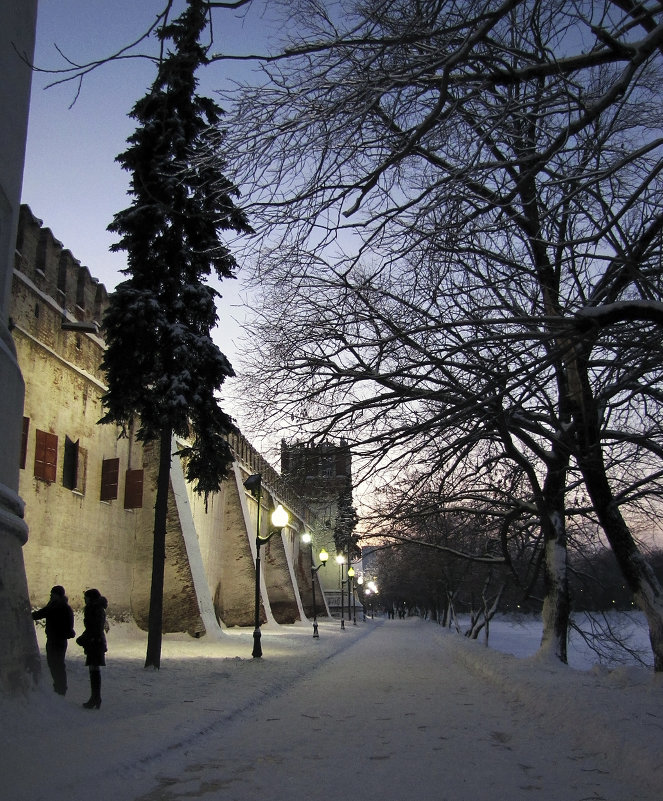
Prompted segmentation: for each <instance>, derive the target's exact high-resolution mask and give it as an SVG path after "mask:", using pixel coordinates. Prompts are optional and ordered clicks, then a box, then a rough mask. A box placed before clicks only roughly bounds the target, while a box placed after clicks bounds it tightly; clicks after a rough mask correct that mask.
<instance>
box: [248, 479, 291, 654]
mask: <svg viewBox="0 0 663 801" xmlns="http://www.w3.org/2000/svg"><path fill="white" fill-rule="evenodd" d="M244 486H245V487H246V489H247V490H249V492H250V493H251V494H252V495H253V496H254V498H255V499H256V500H257V502H258V511H257V513H256V585H255V605H254V618H253V623H254V625H253V651H252V654H251V655H252V656H253V658H254V659H256V658H260V657H261V656H262V645H261V643H260V639H261V636H262V635H261V632H260V548H261V546H262V545H264V544H265V543H266V542H269V540H271V538H272V537H273V536H274V534H278V533H279V532H280V531H281V530H282V529H283V528H284V526H286V525H287V524H288V519H289V516H288V513H287V512H286V510H285V509H284V508H283V506H281V504H279V505H278V506H277V507H276V509H275V510H274V511H273V512H272V516H271V523H272V526H273V528H272V530H271V531H270V532H269V534H268V535H267V536H266V537H261V536H260V501H261V496H262V476H261V474H260V473H255V474H254V475H252V476H249V477H248V478H247V479H246V481H245V482H244Z"/></svg>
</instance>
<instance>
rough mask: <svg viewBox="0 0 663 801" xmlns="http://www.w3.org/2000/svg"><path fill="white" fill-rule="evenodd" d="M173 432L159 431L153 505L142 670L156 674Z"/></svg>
mask: <svg viewBox="0 0 663 801" xmlns="http://www.w3.org/2000/svg"><path fill="white" fill-rule="evenodd" d="M171 444H172V430H171V429H170V428H164V429H162V431H161V440H160V445H159V475H158V477H157V499H156V503H155V504H154V544H153V546H152V588H151V591H150V612H149V617H148V624H147V654H146V656H145V667H146V668H147V667H153V668H155V670H158V669H159V667H160V665H161V639H162V632H161V629H162V620H163V579H164V572H165V567H166V517H167V514H168V489H169V487H170V460H171V454H170V452H171Z"/></svg>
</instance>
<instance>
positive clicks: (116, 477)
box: [99, 459, 120, 501]
mask: <svg viewBox="0 0 663 801" xmlns="http://www.w3.org/2000/svg"><path fill="white" fill-rule="evenodd" d="M119 483H120V460H119V459H104V460H103V461H102V463H101V496H100V498H99V500H102V501H114V500H115V499H116V498H117V494H118V485H119Z"/></svg>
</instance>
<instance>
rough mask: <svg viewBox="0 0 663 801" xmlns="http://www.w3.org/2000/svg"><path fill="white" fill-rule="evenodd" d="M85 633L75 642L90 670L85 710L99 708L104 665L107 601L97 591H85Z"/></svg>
mask: <svg viewBox="0 0 663 801" xmlns="http://www.w3.org/2000/svg"><path fill="white" fill-rule="evenodd" d="M83 597H84V598H85V611H84V612H83V624H84V625H85V631H84V632H83V633H82V634H81V636H80V637H79V638H78V639H77V640H76V642H77V643H78V644H79V645H80V646H81V648H83V650H84V651H85V664H86V665H87V666H88V668H89V670H90V690H91V692H90V698H89V699H88V700H87V701H86V702H85V703H84V704H83V706H84V707H85V708H86V709H99V707H100V706H101V671H100V669H99V668H101V667H103V666H104V665H105V664H106V651H107V647H106V631H107V625H106V608H107V607H108V601H107V600H106V599H105V598H104V596H103V595H102V594H101V593H100V592H99V590H97V589H90V590H85V592H84V593H83Z"/></svg>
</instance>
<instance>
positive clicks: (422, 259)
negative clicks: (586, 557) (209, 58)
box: [232, 0, 663, 670]
mask: <svg viewBox="0 0 663 801" xmlns="http://www.w3.org/2000/svg"><path fill="white" fill-rule="evenodd" d="M351 11H352V13H350V14H349V15H348V16H347V17H346V18H344V19H342V20H335V19H333V18H332V17H331V16H329V15H328V14H326V12H325V7H324V5H323V4H320V3H313V2H311V3H309V2H301V3H299V4H297V8H296V13H297V15H298V19H299V20H300V23H301V22H302V21H303V22H304V23H305V22H306V21H307V20H308V21H310V29H311V36H310V37H309V38H307V37H306V34H305V33H302V36H301V38H300V39H299V40H298V41H297V42H295V43H294V44H293V46H292V47H291V48H290V51H289V52H288V53H287V54H284V59H277V60H275V61H274V62H273V63H272V65H271V66H270V65H269V64H267V65H266V66H265V82H264V84H263V85H261V86H258V87H256V88H254V89H250V88H249V89H247V90H246V93H245V95H244V97H243V99H242V100H241V102H239V103H238V104H237V106H236V119H237V122H238V126H239V123H240V121H241V134H240V135H239V136H238V138H237V141H235V142H233V143H232V147H233V149H234V150H235V151H239V152H240V153H241V154H242V159H243V160H244V161H243V163H244V164H245V166H246V174H245V176H244V181H245V184H246V186H247V187H249V188H250V189H251V190H252V197H253V201H254V202H253V206H252V213H253V217H252V219H254V220H255V221H256V222H257V223H258V225H259V226H260V230H261V232H262V233H263V237H262V240H261V245H262V248H261V251H260V253H259V256H258V259H257V264H258V272H257V277H258V278H259V280H260V281H261V282H262V285H263V287H264V289H265V295H264V298H265V304H264V307H263V309H262V318H261V319H259V320H258V321H257V323H256V327H257V329H258V330H259V332H260V334H261V336H264V337H265V345H264V351H263V353H262V354H261V358H260V360H259V365H260V373H259V379H260V382H261V384H262V386H263V387H264V388H265V390H266V392H265V405H264V406H263V409H264V411H265V412H266V414H268V415H269V416H270V417H271V420H272V423H274V420H275V416H274V408H273V407H274V404H273V399H274V397H277V398H278V399H279V404H278V406H279V410H278V413H280V414H281V417H280V422H284V423H287V424H290V425H292V426H295V427H297V428H298V429H300V430H301V428H305V429H307V430H310V431H311V432H314V431H320V430H322V431H323V433H324V435H328V434H331V433H333V432H337V433H343V435H345V436H347V435H348V432H352V435H353V437H354V443H353V450H354V452H360V453H361V454H362V455H363V457H364V458H365V460H366V462H365V463H366V465H368V466H370V470H371V472H372V473H374V472H375V470H376V469H377V467H380V469H381V470H382V471H384V472H385V474H389V475H391V474H392V473H393V472H394V471H397V470H398V465H399V463H400V461H401V459H402V458H403V454H407V452H408V450H413V449H421V447H422V444H423V443H424V442H429V443H430V442H433V441H435V442H436V444H437V443H438V442H443V443H445V445H446V448H447V451H448V452H454V451H459V450H461V451H462V450H463V449H465V452H466V453H467V454H469V453H470V450H469V449H470V448H471V447H472V446H474V445H476V443H477V442H480V441H482V440H484V441H491V442H494V441H496V440H497V439H499V441H500V443H501V446H500V447H501V448H502V450H503V454H504V456H506V457H508V458H509V459H510V460H512V461H513V462H514V463H518V464H520V466H521V468H522V469H523V470H526V471H527V472H528V475H529V478H530V482H531V485H532V487H533V491H534V496H535V498H534V500H535V505H536V508H537V511H538V515H539V519H540V524H541V529H542V533H543V536H544V540H545V543H546V548H545V550H546V568H547V574H548V578H549V581H550V583H551V587H550V589H549V594H548V598H549V599H550V600H551V605H550V608H549V609H547V610H546V611H544V631H545V632H547V633H548V634H550V633H551V632H552V639H553V641H554V642H555V647H554V650H555V651H556V653H557V655H558V656H559V657H560V658H564V653H563V651H562V648H561V645H560V643H561V641H562V639H564V638H565V631H566V629H565V626H566V622H565V620H566V618H567V617H568V609H567V608H566V606H567V600H566V596H567V591H566V570H565V565H566V531H565V527H564V519H565V511H566V501H565V496H566V493H567V489H568V487H569V485H574V484H575V483H577V480H578V478H577V476H581V477H582V480H583V482H584V484H585V486H586V488H587V492H588V494H589V497H590V499H591V502H592V506H593V510H594V512H595V514H596V515H597V517H598V519H599V521H600V523H601V526H602V527H603V529H604V531H605V532H606V535H607V537H608V539H609V540H610V543H611V545H612V547H613V549H614V551H615V554H616V555H617V558H618V560H619V562H620V564H621V566H622V569H623V571H624V573H625V576H626V578H627V580H628V582H629V585H630V586H631V589H632V591H633V593H634V596H635V598H636V600H637V602H638V604H639V606H640V607H641V608H642V609H643V610H644V611H645V613H646V615H647V618H648V621H649V626H650V632H651V639H652V648H653V650H654V655H655V667H656V669H657V670H661V669H663V603H662V600H661V599H662V593H661V587H660V585H659V583H658V581H657V579H656V577H655V576H654V574H653V572H652V571H651V569H650V568H649V566H648V564H647V562H646V560H645V559H644V557H643V555H642V554H641V552H640V551H639V549H638V548H637V545H636V543H635V540H634V538H633V536H632V534H631V532H630V530H629V527H628V524H627V522H626V520H625V518H624V515H623V514H622V512H621V511H620V507H621V508H625V505H626V504H627V502H629V501H630V500H631V499H634V498H635V496H636V495H639V496H640V499H642V498H643V497H645V496H651V495H652V494H659V493H660V455H661V452H662V451H661V427H660V424H657V422H656V420H657V419H658V420H660V412H659V411H658V410H659V407H660V400H661V399H660V397H659V396H658V394H657V392H656V390H655V389H652V387H653V386H654V387H655V385H656V384H655V382H656V380H657V379H658V378H659V377H660V376H659V374H660V365H661V349H660V342H659V340H660V325H661V321H662V319H663V315H662V312H663V306H662V305H661V296H660V290H661V286H660V274H661V270H660V264H661V231H662V224H663V214H662V213H661V208H660V201H659V198H660V193H661V181H660V172H661V166H663V161H662V160H661V145H662V144H663V141H662V140H661V137H660V127H659V109H660V100H661V98H660V91H661V90H660V87H661V85H662V84H661V72H660V68H661V64H660V59H661V47H662V46H663V30H662V29H661V28H660V27H659V25H658V23H659V22H660V15H661V11H660V9H659V7H658V6H656V7H654V6H652V7H651V9H648V10H646V11H645V10H643V9H641V8H639V7H636V6H631V5H630V4H629V3H626V2H620V3H615V2H603V3H590V2H579V3H574V4H573V5H571V6H569V4H567V3H564V2H561V0H558V1H557V2H551V1H550V0H548V1H547V2H537V3H535V2H516V1H514V2H505V3H501V4H500V3H484V2H482V3H479V2H472V0H464V1H463V2H461V1H460V0H458V1H457V2H450V3H438V2H432V1H431V2H424V1H422V2H417V3H410V2H405V0H383V1H382V2H377V1H376V2H367V3H361V4H357V5H356V6H353V8H352V10H351ZM285 56H287V58H285ZM238 130H240V129H239V127H238ZM272 299H276V300H277V302H278V308H275V304H274V303H272ZM284 306H285V307H286V308H287V309H288V314H287V317H284V315H283V308H284ZM265 365H269V366H268V367H267V368H265ZM257 377H258V373H257V372H256V373H254V374H253V375H252V376H251V378H252V380H253V381H255V380H256V378H257ZM275 393H276V395H275ZM616 419H621V420H622V421H624V420H625V421H627V423H628V427H627V429H625V430H619V431H617V430H615V429H614V428H612V426H611V423H612V422H613V421H614V420H616ZM459 464H460V461H459ZM569 471H571V473H572V474H571V475H570V474H569ZM545 639H546V634H544V641H545Z"/></svg>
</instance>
